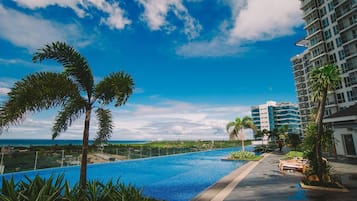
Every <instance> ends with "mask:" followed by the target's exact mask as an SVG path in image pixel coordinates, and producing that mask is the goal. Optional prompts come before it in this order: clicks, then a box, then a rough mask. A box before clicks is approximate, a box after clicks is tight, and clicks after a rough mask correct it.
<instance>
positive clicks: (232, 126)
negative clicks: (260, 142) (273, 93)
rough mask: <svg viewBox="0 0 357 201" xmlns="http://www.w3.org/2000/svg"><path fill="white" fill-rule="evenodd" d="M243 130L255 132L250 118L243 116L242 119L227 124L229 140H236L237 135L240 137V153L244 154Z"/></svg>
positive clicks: (255, 129)
mask: <svg viewBox="0 0 357 201" xmlns="http://www.w3.org/2000/svg"><path fill="white" fill-rule="evenodd" d="M245 128H251V129H253V131H254V132H257V128H256V127H255V125H254V123H253V120H252V118H250V117H248V116H245V117H243V119H241V118H239V117H237V118H236V119H235V121H231V122H229V123H228V124H227V126H226V130H227V132H228V133H229V136H230V139H233V136H234V138H238V135H240V136H241V137H240V139H241V141H242V151H243V152H244V140H245V134H244V129H245Z"/></svg>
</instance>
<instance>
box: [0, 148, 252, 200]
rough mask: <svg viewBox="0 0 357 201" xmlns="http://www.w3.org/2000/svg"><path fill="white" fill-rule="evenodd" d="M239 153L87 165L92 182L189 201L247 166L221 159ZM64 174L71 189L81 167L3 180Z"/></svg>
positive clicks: (48, 170)
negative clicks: (123, 185)
mask: <svg viewBox="0 0 357 201" xmlns="http://www.w3.org/2000/svg"><path fill="white" fill-rule="evenodd" d="M246 149H247V150H252V149H253V147H247V148H246ZM237 150H239V148H229V149H220V150H212V151H204V152H195V153H187V154H178V155H171V156H162V157H155V158H147V159H138V160H130V161H118V162H110V163H102V164H93V165H88V173H87V176H88V179H89V180H93V179H96V180H100V181H102V182H107V181H109V180H110V179H112V180H113V181H116V179H118V178H120V181H121V182H123V183H126V184H129V183H130V184H132V185H135V186H137V187H139V188H143V193H144V195H147V196H150V197H154V198H158V199H164V200H167V201H187V200H191V199H192V198H193V197H195V196H196V195H197V194H198V193H200V192H201V191H203V190H204V189H206V188H207V187H209V186H210V185H212V184H214V183H215V182H217V181H218V180H219V179H220V178H222V177H223V176H225V175H227V174H229V173H230V172H231V171H233V170H234V169H236V168H237V167H239V166H241V165H243V164H244V162H242V161H221V158H222V157H225V156H227V155H228V154H229V153H230V152H232V151H237ZM61 173H64V174H65V178H66V179H68V180H69V181H70V184H71V185H74V184H75V183H77V182H78V180H79V166H71V167H63V168H51V169H43V170H37V171H27V172H18V173H9V174H4V175H3V176H4V177H3V178H6V179H9V178H11V177H12V176H13V177H14V179H15V180H16V181H18V180H20V179H23V176H24V175H27V176H29V177H34V176H35V175H37V174H39V175H40V176H42V177H50V176H51V175H53V174H55V175H56V174H61ZM3 178H1V179H3Z"/></svg>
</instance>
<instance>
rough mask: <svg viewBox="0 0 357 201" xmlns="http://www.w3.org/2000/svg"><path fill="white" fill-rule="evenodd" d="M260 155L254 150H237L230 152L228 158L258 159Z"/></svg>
mask: <svg viewBox="0 0 357 201" xmlns="http://www.w3.org/2000/svg"><path fill="white" fill-rule="evenodd" d="M261 157H262V156H256V155H255V153H254V152H249V151H237V152H232V153H231V154H230V155H229V157H228V159H231V160H259V159H261Z"/></svg>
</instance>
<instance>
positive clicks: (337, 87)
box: [335, 80, 342, 89]
mask: <svg viewBox="0 0 357 201" xmlns="http://www.w3.org/2000/svg"><path fill="white" fill-rule="evenodd" d="M341 88H342V81H341V80H339V81H338V83H337V85H336V87H335V89H341Z"/></svg>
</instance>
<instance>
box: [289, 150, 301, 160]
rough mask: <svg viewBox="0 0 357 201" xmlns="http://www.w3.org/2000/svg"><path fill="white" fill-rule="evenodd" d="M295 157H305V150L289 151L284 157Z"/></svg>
mask: <svg viewBox="0 0 357 201" xmlns="http://www.w3.org/2000/svg"><path fill="white" fill-rule="evenodd" d="M295 157H299V158H303V157H304V152H301V151H289V152H288V153H286V154H285V156H284V159H292V158H295Z"/></svg>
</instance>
